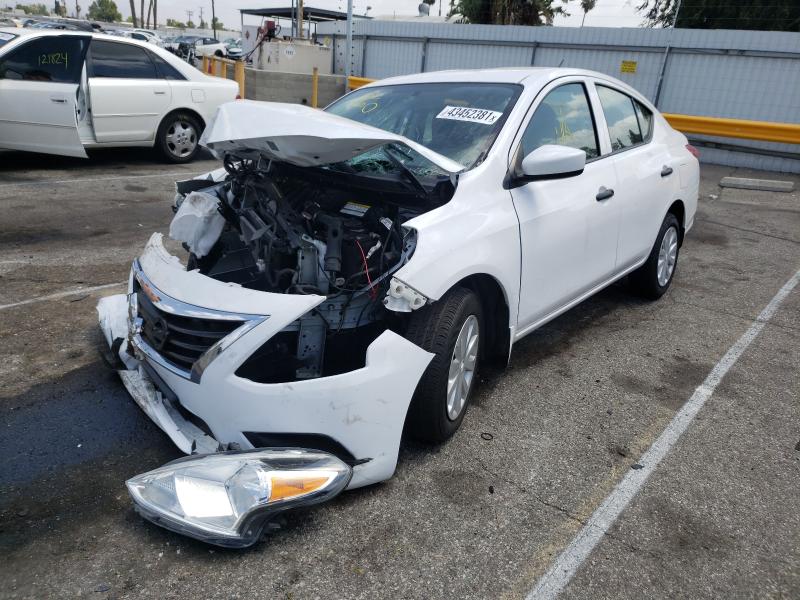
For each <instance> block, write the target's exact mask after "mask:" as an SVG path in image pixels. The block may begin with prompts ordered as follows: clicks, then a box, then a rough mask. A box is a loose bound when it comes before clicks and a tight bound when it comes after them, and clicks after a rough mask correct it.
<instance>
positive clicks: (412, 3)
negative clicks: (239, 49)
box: [66, 0, 642, 29]
mask: <svg viewBox="0 0 800 600" xmlns="http://www.w3.org/2000/svg"><path fill="white" fill-rule="evenodd" d="M66 1H67V7H68V9H69V11H70V12H72V11H73V10H74V3H75V0H66ZM79 1H80V0H79ZM115 1H116V3H117V7H118V8H119V10H120V12H121V13H122V14H123V16H125V17H127V16H128V15H129V14H130V6H129V5H130V3H129V1H128V0H115ZM134 1H135V4H136V6H137V7H138V6H139V3H140V1H141V0H134ZM305 1H306V5H307V6H312V7H315V8H326V9H329V10H340V11H342V12H344V11H346V10H347V1H346V0H305ZM441 1H442V2H443V4H442V13H443V14H446V13H447V11H448V9H449V0H441ZM639 2H640V0H598V2H597V6H596V7H595V9H594V10H593V11H591V12H589V13H588V14H587V15H586V22H585V25H586V26H587V27H637V26H639V25H640V24H641V22H642V16H641V15H639V14H637V13H636V9H635V5H636V4H638V3H639ZM80 3H81V4H82V5H84V4H85V5H87V6H88V3H89V0H83V2H80ZM290 4H291V0H216V1H215V9H216V14H217V18H219V20H220V21H222V23H223V24H224V25H226V26H228V27H232V28H235V29H238V28H239V23H240V19H239V11H238V10H237V9H239V8H267V7H270V6H272V7H279V6H290ZM418 5H419V0H354V11H355V12H356V13H357V14H364V12H365V10H366V8H367V7H368V6H371V7H372V9H371V10H370V11H369V14H370V15H372V16H379V15H392V14H397V15H416V14H417V6H418ZM201 7H202V9H203V17H204V19H205V20H206V21H210V20H211V0H158V20H159V22H162V23H163V22H164V21H166V19H167V18H171V19H177V20H178V21H186V20H187V15H186V11H187V10H190V11H192V12H193V16H192V20H193V21H194V22H195V23H198V22H199V21H200V18H199V17H200V8H201ZM438 10H439V4H438V2H437V4H435V5H433V6H432V7H431V14H432V15H435V14H438ZM567 10H568V11H569V12H571V13H572V15H571V16H570V17H566V18H564V17H559V18H557V19H556V22H555V25H558V26H567V27H580V25H581V19H582V17H583V12H581V9H580V5H579V2H578V1H577V0H570V2H569V3H568V4H567ZM245 19H246V21H245V22H249V21H248V20H247V19H254V20H253V23H254V24H256V23H257V20H255V19H256V18H255V17H249V18H248V17H245Z"/></svg>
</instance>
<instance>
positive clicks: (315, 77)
mask: <svg viewBox="0 0 800 600" xmlns="http://www.w3.org/2000/svg"><path fill="white" fill-rule="evenodd" d="M318 95H319V69H318V68H317V67H314V70H313V71H311V108H317V98H318Z"/></svg>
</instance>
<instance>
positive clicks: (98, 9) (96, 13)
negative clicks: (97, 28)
mask: <svg viewBox="0 0 800 600" xmlns="http://www.w3.org/2000/svg"><path fill="white" fill-rule="evenodd" d="M86 14H87V16H88V17H89V18H90V19H92V20H93V21H103V22H105V23H115V22H116V21H122V14H120V12H119V10H117V5H116V4H114V0H94V2H92V3H91V4H90V5H89V12H88V13H86Z"/></svg>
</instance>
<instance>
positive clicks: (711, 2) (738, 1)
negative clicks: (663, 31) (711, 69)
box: [636, 0, 800, 31]
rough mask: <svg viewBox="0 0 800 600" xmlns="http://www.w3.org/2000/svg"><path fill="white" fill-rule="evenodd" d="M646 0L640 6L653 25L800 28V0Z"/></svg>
mask: <svg viewBox="0 0 800 600" xmlns="http://www.w3.org/2000/svg"><path fill="white" fill-rule="evenodd" d="M678 4H679V2H678V0H643V2H642V3H641V4H640V5H639V6H637V7H636V8H637V10H639V11H640V12H641V13H642V14H644V17H645V23H646V24H647V25H648V26H650V27H671V26H672V24H673V22H674V23H675V27H685V28H688V29H761V30H768V31H800V2H799V1H798V0H763V1H762V2H756V1H755V0H686V1H684V2H682V3H681V4H680V11H679V12H678V19H677V21H676V20H675V11H676V10H677V9H678Z"/></svg>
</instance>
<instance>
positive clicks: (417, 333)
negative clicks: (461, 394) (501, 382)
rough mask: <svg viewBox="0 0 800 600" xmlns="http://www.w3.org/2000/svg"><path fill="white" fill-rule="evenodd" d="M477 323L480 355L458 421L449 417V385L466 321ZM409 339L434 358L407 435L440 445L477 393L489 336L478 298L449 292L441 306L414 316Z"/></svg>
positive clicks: (412, 411)
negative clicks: (456, 346) (486, 341)
mask: <svg viewBox="0 0 800 600" xmlns="http://www.w3.org/2000/svg"><path fill="white" fill-rule="evenodd" d="M471 315H474V316H475V317H476V318H477V320H478V354H477V360H476V363H475V369H474V371H473V373H472V379H471V383H470V385H469V391H468V393H467V395H466V401H465V402H464V406H463V408H462V409H461V411H460V413H459V414H458V416H457V417H456V418H455V419H451V418H450V417H449V416H448V411H447V381H448V376H449V372H450V363H451V358H452V356H453V350H454V347H455V343H456V340H457V338H458V335H459V332H460V331H461V328H462V326H463V325H464V323H465V322H466V321H467V319H468V318H469V317H470V316H471ZM406 337H407V338H408V339H409V340H410V341H412V342H414V343H415V344H417V345H418V346H419V347H421V348H422V349H424V350H427V351H428V352H431V353H433V354H434V355H435V356H434V357H433V360H431V362H430V364H429V365H428V368H427V370H426V371H425V373H424V374H423V376H422V379H420V381H419V384H418V385H417V389H416V391H415V392H414V397H413V398H412V400H411V406H410V407H409V410H408V418H407V420H406V432H407V433H408V434H409V435H410V436H412V437H414V438H417V439H419V440H422V441H426V442H433V443H441V442H444V441H445V440H447V439H448V438H449V437H450V436H452V435H453V434H454V433H455V432H456V430H458V428H459V426H460V425H461V421H462V420H463V419H464V414H465V413H466V411H467V407H468V406H469V400H470V397H471V396H472V394H473V393H474V391H475V386H476V382H477V375H478V369H479V367H480V361H481V356H482V350H483V344H484V340H485V338H486V336H485V335H484V332H483V312H482V310H481V303H480V300H479V299H478V296H477V295H476V294H475V292H473V291H472V290H470V289H467V288H463V287H459V288H455V289H453V290H451V291H449V292H448V293H447V294H446V295H445V296H444V297H442V298H441V299H440V300H439V301H438V302H435V303H434V304H432V305H430V306H426V307H424V308H421V309H419V310H417V311H415V312H413V313H412V314H411V320H410V322H409V326H408V329H407V330H406Z"/></svg>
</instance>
